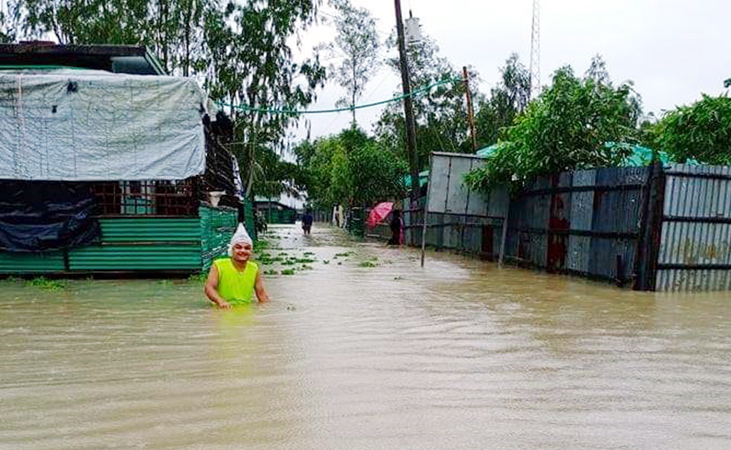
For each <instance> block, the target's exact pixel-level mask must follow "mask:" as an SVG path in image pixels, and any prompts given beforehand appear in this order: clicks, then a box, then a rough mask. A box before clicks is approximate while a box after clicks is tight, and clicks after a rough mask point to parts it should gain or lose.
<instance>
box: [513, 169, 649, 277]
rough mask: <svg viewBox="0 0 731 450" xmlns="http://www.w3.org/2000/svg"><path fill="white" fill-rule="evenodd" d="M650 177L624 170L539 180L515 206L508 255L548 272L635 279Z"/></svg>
mask: <svg viewBox="0 0 731 450" xmlns="http://www.w3.org/2000/svg"><path fill="white" fill-rule="evenodd" d="M649 174H650V172H649V168H647V167H639V168H636V167H625V168H608V169H595V170H584V171H576V172H565V173H561V174H559V175H555V176H551V177H540V178H539V179H537V180H536V181H535V182H534V183H533V184H532V185H531V186H529V188H528V189H526V190H525V191H524V192H523V193H522V194H521V195H520V196H519V197H518V198H517V199H516V200H514V201H513V202H511V205H510V220H509V227H508V240H507V241H508V243H507V245H506V255H507V257H508V258H509V259H512V260H514V261H516V262H520V263H525V264H528V265H531V266H535V267H538V268H543V269H547V270H549V271H555V272H567V273H574V274H577V275H583V276H587V277H591V278H600V279H606V280H618V281H621V282H626V281H629V280H631V279H633V277H634V276H635V269H636V268H635V260H636V257H637V252H638V250H639V249H638V243H639V240H640V227H641V219H642V214H643V205H644V203H643V199H644V195H645V194H646V192H647V186H648V183H649Z"/></svg>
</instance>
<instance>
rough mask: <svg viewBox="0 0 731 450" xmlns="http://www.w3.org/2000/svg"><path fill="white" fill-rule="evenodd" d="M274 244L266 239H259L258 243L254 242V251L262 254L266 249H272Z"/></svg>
mask: <svg viewBox="0 0 731 450" xmlns="http://www.w3.org/2000/svg"><path fill="white" fill-rule="evenodd" d="M271 246H272V243H271V242H269V241H268V240H266V239H264V238H259V239H257V241H256V242H254V251H255V252H260V251H262V250H264V249H267V248H271Z"/></svg>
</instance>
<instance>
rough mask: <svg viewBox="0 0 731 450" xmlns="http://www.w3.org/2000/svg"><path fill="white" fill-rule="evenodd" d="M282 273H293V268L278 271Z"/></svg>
mask: <svg viewBox="0 0 731 450" xmlns="http://www.w3.org/2000/svg"><path fill="white" fill-rule="evenodd" d="M280 273H281V274H282V275H294V269H284V270H283V271H281V272H280Z"/></svg>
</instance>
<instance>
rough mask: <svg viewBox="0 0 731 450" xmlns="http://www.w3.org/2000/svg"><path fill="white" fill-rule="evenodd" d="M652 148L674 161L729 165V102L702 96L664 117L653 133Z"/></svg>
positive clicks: (730, 136)
mask: <svg viewBox="0 0 731 450" xmlns="http://www.w3.org/2000/svg"><path fill="white" fill-rule="evenodd" d="M654 136H655V141H654V142H655V144H656V145H657V147H658V148H659V149H660V150H662V151H665V152H667V153H668V155H670V156H671V158H672V159H673V160H675V161H679V162H685V161H686V160H688V159H690V158H692V159H695V160H697V161H699V162H702V163H707V164H724V165H728V164H731V99H729V98H728V95H727V94H723V95H720V96H718V97H710V96H708V95H703V98H702V99H701V100H700V101H697V102H695V103H693V104H692V105H690V106H680V107H678V108H676V109H674V110H672V111H669V112H668V113H666V114H665V115H664V116H663V118H662V120H661V121H660V122H658V124H657V125H656V126H655V129H654Z"/></svg>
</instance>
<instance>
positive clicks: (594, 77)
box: [467, 58, 641, 190]
mask: <svg viewBox="0 0 731 450" xmlns="http://www.w3.org/2000/svg"><path fill="white" fill-rule="evenodd" d="M640 114H641V108H640V101H639V98H638V97H637V95H636V94H635V92H634V90H633V89H632V85H631V84H630V83H623V84H621V85H619V86H617V87H615V86H614V85H613V84H612V83H611V82H610V81H609V77H608V74H607V73H606V69H605V68H604V63H603V61H601V59H600V58H595V60H594V61H593V62H592V66H591V68H590V70H589V71H588V72H587V74H586V76H584V77H583V78H578V77H576V76H575V75H574V73H573V71H572V70H571V68H570V67H564V68H561V69H559V70H558V71H557V72H556V73H555V74H554V76H553V83H552V85H551V86H550V87H548V88H546V89H544V91H543V92H542V93H541V95H540V97H539V98H538V99H536V100H534V101H532V102H531V103H529V104H528V107H527V108H526V109H525V111H524V112H523V113H522V114H520V115H519V116H518V117H517V118H516V119H515V122H514V124H513V125H512V126H510V127H508V129H507V130H506V133H505V140H504V141H501V142H502V145H500V147H499V149H498V150H497V151H496V153H495V154H494V155H493V156H492V157H490V158H488V160H487V162H486V164H485V165H484V166H483V168H481V169H479V170H476V171H473V172H472V173H470V174H469V175H468V177H467V181H468V182H469V184H470V185H471V186H472V187H473V188H477V189H483V190H489V189H490V188H491V187H493V186H495V185H497V184H501V183H506V182H511V181H518V182H525V181H528V180H530V179H532V178H534V177H536V176H538V175H544V174H551V173H557V172H561V171H565V170H574V169H582V168H589V167H606V166H616V165H618V164H620V163H621V162H622V161H623V160H624V158H626V157H627V156H628V154H629V152H630V151H631V150H630V148H629V146H614V147H611V148H608V147H606V146H605V145H604V144H605V143H606V142H609V141H614V142H636V141H637V138H638V134H639V132H638V129H637V125H638V120H639V117H640ZM519 184H520V183H518V185H519Z"/></svg>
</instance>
